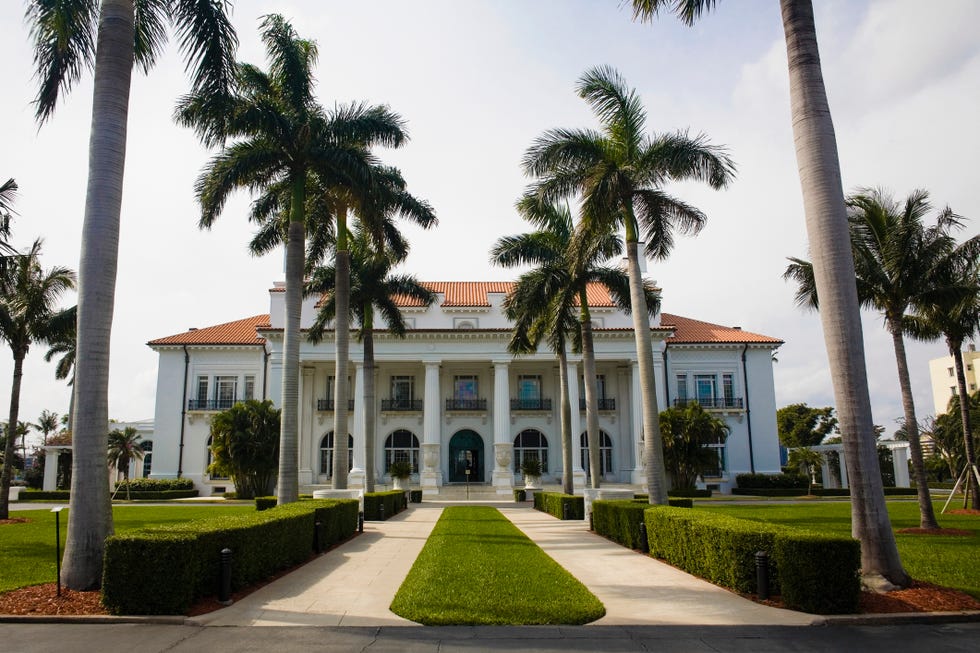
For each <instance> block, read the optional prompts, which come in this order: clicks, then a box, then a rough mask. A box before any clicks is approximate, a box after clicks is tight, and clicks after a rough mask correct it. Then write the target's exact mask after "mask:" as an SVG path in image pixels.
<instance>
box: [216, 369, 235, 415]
mask: <svg viewBox="0 0 980 653" xmlns="http://www.w3.org/2000/svg"><path fill="white" fill-rule="evenodd" d="M237 393H238V377H237V376H216V377H214V399H215V408H217V409H218V410H226V409H228V408H231V407H232V405H233V404H234V403H235V398H236V394H237Z"/></svg>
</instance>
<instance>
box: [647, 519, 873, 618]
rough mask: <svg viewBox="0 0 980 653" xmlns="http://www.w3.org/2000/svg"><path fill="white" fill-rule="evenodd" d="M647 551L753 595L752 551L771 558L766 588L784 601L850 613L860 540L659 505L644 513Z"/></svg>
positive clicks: (805, 608)
mask: <svg viewBox="0 0 980 653" xmlns="http://www.w3.org/2000/svg"><path fill="white" fill-rule="evenodd" d="M644 516H645V519H646V526H647V538H648V541H649V545H650V555H652V556H654V557H656V558H661V559H663V560H665V561H667V562H669V563H670V564H672V565H674V566H675V567H679V568H680V569H683V570H684V571H687V572H689V573H691V574H694V575H695V576H700V577H701V578H704V579H706V580H709V581H711V582H712V583H715V584H717V585H722V586H724V587H729V588H731V589H734V590H736V591H739V592H746V593H755V592H756V591H757V588H756V583H755V581H756V573H755V553H756V552H757V551H766V552H768V553H769V556H770V557H769V560H770V565H771V566H770V580H769V587H770V591H772V592H773V593H774V594H777V593H781V594H782V596H783V601H784V602H785V604H786V605H787V606H788V607H792V608H795V609H798V610H803V611H805V612H812V613H817V614H832V613H844V612H854V611H855V610H856V609H857V601H858V596H859V594H858V593H859V592H860V580H859V576H858V573H859V570H860V566H861V554H860V545H859V543H858V542H857V540H853V539H851V538H849V537H838V536H830V535H823V534H819V533H811V532H809V531H805V530H798V529H792V528H787V527H784V526H776V525H774V524H766V523H762V522H756V521H749V520H744V519H736V518H734V517H728V516H726V515H719V514H715V513H709V512H699V511H695V510H684V509H680V508H670V507H663V506H654V507H650V508H648V509H647V510H646V512H645V515H644Z"/></svg>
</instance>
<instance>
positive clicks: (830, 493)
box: [732, 486, 931, 497]
mask: <svg viewBox="0 0 980 653" xmlns="http://www.w3.org/2000/svg"><path fill="white" fill-rule="evenodd" d="M930 487H931V486H930ZM732 494H736V495H740V496H753V497H802V496H806V495H807V490H806V488H803V489H796V488H794V489H768V490H767V489H754V488H732ZM811 494H812V495H813V496H815V497H849V496H851V491H850V490H848V489H847V488H819V487H815V488H813V490H812V491H811ZM884 494H885V496H886V497H906V496H915V494H916V490H915V488H911V487H886V488H884Z"/></svg>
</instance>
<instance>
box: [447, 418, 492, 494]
mask: <svg viewBox="0 0 980 653" xmlns="http://www.w3.org/2000/svg"><path fill="white" fill-rule="evenodd" d="M483 460H484V455H483V438H481V437H480V435H479V434H478V433H477V432H476V431H471V430H469V429H464V430H462V431H457V432H456V434H455V435H454V436H453V437H452V438H451V439H450V440H449V482H450V483H465V482H466V481H467V478H466V470H467V469H469V470H470V474H469V482H470V483H483V482H484V474H483Z"/></svg>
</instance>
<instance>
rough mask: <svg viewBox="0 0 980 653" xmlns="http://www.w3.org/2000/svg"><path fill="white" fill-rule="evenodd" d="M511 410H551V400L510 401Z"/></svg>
mask: <svg viewBox="0 0 980 653" xmlns="http://www.w3.org/2000/svg"><path fill="white" fill-rule="evenodd" d="M510 409H511V410H551V399H540V398H539V399H511V400H510Z"/></svg>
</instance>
